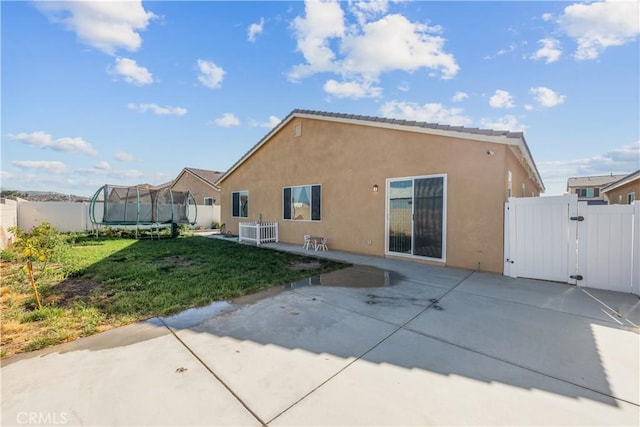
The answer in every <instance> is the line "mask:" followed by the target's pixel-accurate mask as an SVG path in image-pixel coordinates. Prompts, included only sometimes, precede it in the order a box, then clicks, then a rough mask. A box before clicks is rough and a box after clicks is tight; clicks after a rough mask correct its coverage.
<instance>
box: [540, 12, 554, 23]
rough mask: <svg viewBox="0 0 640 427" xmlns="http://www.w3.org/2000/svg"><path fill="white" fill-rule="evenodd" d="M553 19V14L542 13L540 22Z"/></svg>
mask: <svg viewBox="0 0 640 427" xmlns="http://www.w3.org/2000/svg"><path fill="white" fill-rule="evenodd" d="M552 19H553V14H551V13H543V14H542V20H543V21H545V22H549V21H551V20H552Z"/></svg>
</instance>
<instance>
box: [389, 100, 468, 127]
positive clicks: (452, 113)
mask: <svg viewBox="0 0 640 427" xmlns="http://www.w3.org/2000/svg"><path fill="white" fill-rule="evenodd" d="M380 113H381V114H382V115H383V116H384V117H388V118H397V119H405V120H416V121H420V122H430V123H441V124H446V125H452V126H467V125H469V124H470V123H471V119H470V118H469V117H466V116H464V115H463V114H462V113H463V110H462V109H461V108H446V107H444V106H443V105H442V104H424V105H419V104H417V103H414V102H401V101H389V102H386V103H385V104H383V105H382V106H381V107H380Z"/></svg>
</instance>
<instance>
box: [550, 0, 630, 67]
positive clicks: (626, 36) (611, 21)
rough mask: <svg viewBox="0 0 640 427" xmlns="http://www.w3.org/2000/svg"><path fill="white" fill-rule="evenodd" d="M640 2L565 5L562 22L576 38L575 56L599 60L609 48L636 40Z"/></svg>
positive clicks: (582, 58)
mask: <svg viewBox="0 0 640 427" xmlns="http://www.w3.org/2000/svg"><path fill="white" fill-rule="evenodd" d="M639 15H640V3H638V2H637V1H618V0H607V1H603V2H595V3H590V4H583V3H576V4H572V5H571V6H567V7H565V9H564V11H563V14H562V16H560V18H559V19H558V24H559V25H560V28H561V29H562V31H564V32H565V34H566V35H567V36H569V37H571V38H573V39H575V40H576V42H577V43H578V47H577V49H576V51H575V53H574V57H575V58H576V59H578V60H587V59H597V58H598V57H599V56H600V54H602V53H603V52H604V51H605V50H606V49H607V48H609V47H612V46H622V45H624V44H627V43H632V42H634V41H636V38H637V36H638V34H639V33H640V19H638V16H639Z"/></svg>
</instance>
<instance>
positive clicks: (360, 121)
mask: <svg viewBox="0 0 640 427" xmlns="http://www.w3.org/2000/svg"><path fill="white" fill-rule="evenodd" d="M294 118H309V119H316V120H326V121H334V122H340V123H349V124H357V125H361V126H374V127H380V128H385V129H397V130H404V131H409V132H418V133H426V134H432V135H444V136H455V137H458V138H464V139H471V140H476V141H483V142H493V143H499V144H508V145H514V146H517V147H518V148H520V151H521V153H522V156H523V159H524V161H525V163H526V164H527V165H528V166H529V167H530V168H531V171H532V172H533V174H534V180H535V181H536V182H537V183H538V184H539V185H540V187H541V188H542V189H543V190H544V184H543V183H542V178H541V177H540V173H539V172H538V168H537V166H536V164H535V162H534V161H533V157H532V156H531V151H529V147H528V146H527V143H526V141H525V139H524V134H523V133H522V132H511V131H507V130H493V129H479V128H468V127H464V126H450V125H442V124H439V123H428V122H418V121H415V120H400V119H389V118H383V117H372V116H361V115H355V114H341V113H330V112H324V111H312V110H300V109H296V110H293V111H292V112H291V113H289V115H288V116H287V117H285V118H284V119H283V120H282V121H281V122H280V123H279V124H278V125H276V126H275V127H274V128H273V129H272V130H271V131H270V132H269V133H268V134H267V135H265V136H264V137H263V138H262V139H261V140H260V141H258V143H257V144H256V145H254V146H253V147H252V148H251V149H250V150H249V151H248V152H247V153H246V154H245V155H244V156H243V157H242V158H241V159H240V160H238V161H237V162H236V163H235V164H234V165H233V166H231V168H229V170H227V171H226V172H225V173H224V174H223V175H222V176H221V177H220V178H219V179H218V181H217V182H216V184H218V183H220V182H222V181H223V180H224V179H225V178H226V177H227V176H228V175H230V174H231V173H232V172H233V171H234V170H235V169H236V168H237V167H238V166H240V165H241V164H242V163H244V161H245V160H246V159H248V158H249V157H251V155H253V153H255V152H256V151H257V150H258V149H259V148H260V147H261V146H262V145H264V144H266V143H267V141H269V139H271V137H272V136H273V135H275V134H276V133H278V131H279V130H280V129H281V128H282V127H284V126H285V125H286V124H287V123H288V122H290V121H291V120H293V119H294Z"/></svg>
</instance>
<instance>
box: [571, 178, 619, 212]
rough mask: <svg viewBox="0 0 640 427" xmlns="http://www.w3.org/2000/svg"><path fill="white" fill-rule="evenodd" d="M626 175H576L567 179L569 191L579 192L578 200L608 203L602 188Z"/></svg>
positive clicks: (572, 192) (593, 203)
mask: <svg viewBox="0 0 640 427" xmlns="http://www.w3.org/2000/svg"><path fill="white" fill-rule="evenodd" d="M624 176H625V175H614V174H610V175H600V176H576V177H571V178H569V179H568V180H567V193H569V194H577V195H578V200H579V201H581V202H583V201H585V202H588V203H589V204H590V205H606V204H607V201H606V200H605V198H604V196H603V195H602V194H601V190H602V189H603V188H604V187H606V186H607V185H609V184H611V183H612V182H615V181H617V180H619V179H621V178H623V177H624Z"/></svg>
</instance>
